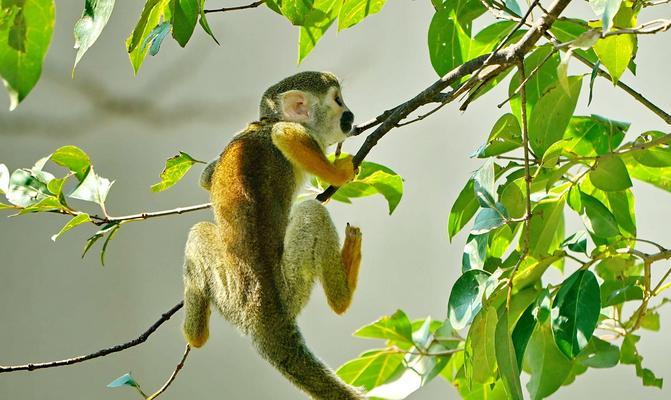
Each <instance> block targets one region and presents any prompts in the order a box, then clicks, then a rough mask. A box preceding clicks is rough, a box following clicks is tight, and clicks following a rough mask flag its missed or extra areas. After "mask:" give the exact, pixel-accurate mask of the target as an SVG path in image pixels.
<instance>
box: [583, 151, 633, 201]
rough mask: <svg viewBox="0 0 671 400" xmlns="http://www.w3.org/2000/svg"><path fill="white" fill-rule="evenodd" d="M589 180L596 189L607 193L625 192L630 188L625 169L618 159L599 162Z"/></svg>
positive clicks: (612, 158)
mask: <svg viewBox="0 0 671 400" xmlns="http://www.w3.org/2000/svg"><path fill="white" fill-rule="evenodd" d="M589 178H590V180H591V181H592V183H593V184H594V186H596V187H597V188H599V189H601V190H605V191H608V192H613V191H619V190H625V189H628V188H630V187H631V186H632V183H631V179H629V173H627V167H626V166H625V165H624V162H622V160H620V159H619V158H618V157H608V158H603V159H601V160H599V162H598V163H597V164H596V167H595V168H594V169H593V170H592V171H590V173H589Z"/></svg>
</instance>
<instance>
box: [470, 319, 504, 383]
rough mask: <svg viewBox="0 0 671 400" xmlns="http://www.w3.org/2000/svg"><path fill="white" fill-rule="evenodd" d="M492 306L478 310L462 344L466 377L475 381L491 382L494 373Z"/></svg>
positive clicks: (494, 327)
mask: <svg viewBox="0 0 671 400" xmlns="http://www.w3.org/2000/svg"><path fill="white" fill-rule="evenodd" d="M497 321H498V317H497V315H496V310H495V309H494V307H487V308H483V309H482V310H480V312H478V313H477V315H475V319H473V324H472V325H471V328H470V329H469V330H468V336H467V337H466V344H465V346H464V368H465V373H466V378H467V379H469V380H472V381H473V382H475V383H491V382H493V381H494V379H495V377H496V375H495V372H496V366H497V363H496V342H495V334H496V326H497Z"/></svg>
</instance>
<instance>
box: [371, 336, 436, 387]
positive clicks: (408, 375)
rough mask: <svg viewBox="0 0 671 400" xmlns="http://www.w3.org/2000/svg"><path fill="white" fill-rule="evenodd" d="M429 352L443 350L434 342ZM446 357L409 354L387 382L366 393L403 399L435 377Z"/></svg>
mask: <svg viewBox="0 0 671 400" xmlns="http://www.w3.org/2000/svg"><path fill="white" fill-rule="evenodd" d="M428 351H429V352H430V353H433V352H440V351H444V348H443V347H442V346H440V345H438V344H434V345H433V346H431V348H430V349H429V350H428ZM447 362H448V357H432V356H424V355H417V354H409V355H407V356H406V357H405V359H404V363H403V365H404V368H399V370H397V372H396V373H395V374H393V375H392V377H391V379H389V380H388V382H386V383H384V384H383V385H380V386H378V387H376V388H373V390H371V391H370V392H368V393H367V394H366V395H367V396H368V398H370V399H371V400H372V399H378V398H383V399H404V398H406V397H408V396H409V395H411V394H412V393H413V392H415V391H416V390H418V389H419V388H421V387H422V386H424V385H426V384H427V383H428V382H430V381H431V380H432V379H433V378H435V377H436V376H437V375H438V374H439V373H440V371H442V370H443V369H444V368H445V365H447Z"/></svg>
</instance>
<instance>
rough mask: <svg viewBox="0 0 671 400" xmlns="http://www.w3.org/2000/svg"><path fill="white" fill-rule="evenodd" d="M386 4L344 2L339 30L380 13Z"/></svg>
mask: <svg viewBox="0 0 671 400" xmlns="http://www.w3.org/2000/svg"><path fill="white" fill-rule="evenodd" d="M291 1H296V2H299V1H304V0H291ZM286 2H287V0H283V2H282V5H283V6H284V3H286ZM385 3H387V0H344V1H343V4H342V7H341V8H340V14H339V15H338V30H339V31H341V30H343V29H347V28H350V27H352V26H354V25H356V24H358V23H359V22H361V21H362V20H363V19H364V18H366V17H368V16H369V15H372V14H376V13H378V12H380V11H381V10H382V7H384V5H385ZM285 15H286V14H285Z"/></svg>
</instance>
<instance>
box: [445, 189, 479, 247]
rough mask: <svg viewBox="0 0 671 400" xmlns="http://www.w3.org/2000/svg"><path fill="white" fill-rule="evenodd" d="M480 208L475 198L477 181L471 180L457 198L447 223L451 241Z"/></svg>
mask: <svg viewBox="0 0 671 400" xmlns="http://www.w3.org/2000/svg"><path fill="white" fill-rule="evenodd" d="M478 208H480V205H479V203H478V199H477V198H476V197H475V180H474V179H473V178H470V179H469V180H468V182H466V186H464V188H463V189H461V192H459V196H457V199H456V200H455V201H454V204H453V205H452V208H451V209H450V216H449V219H448V221H447V233H448V235H449V237H450V240H452V238H454V236H455V235H456V234H457V233H459V231H461V230H462V229H463V227H464V226H466V224H467V223H468V221H470V220H471V218H473V216H474V215H475V213H476V212H477V211H478Z"/></svg>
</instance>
